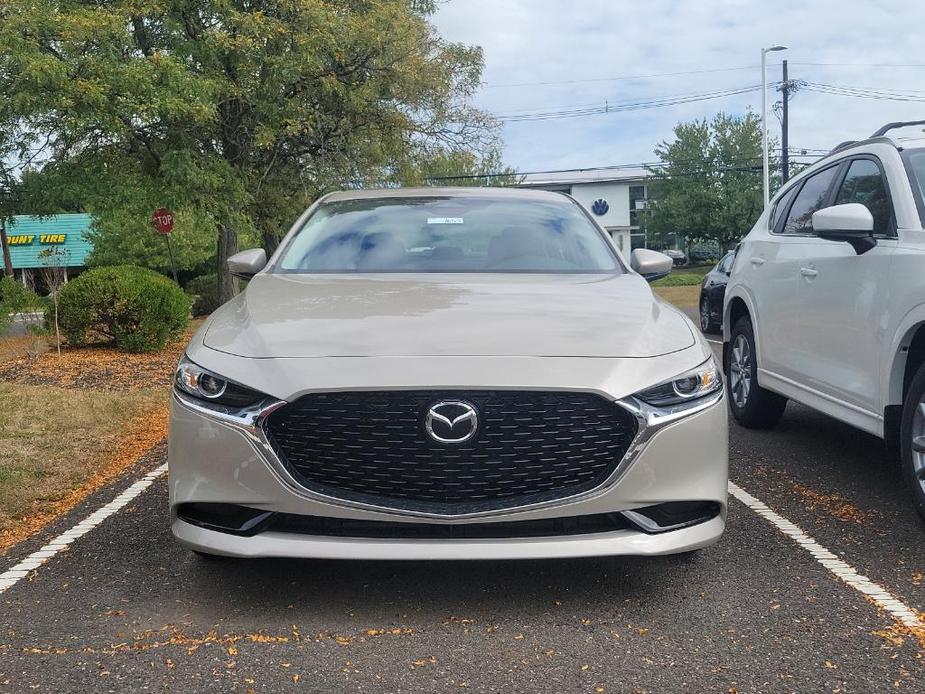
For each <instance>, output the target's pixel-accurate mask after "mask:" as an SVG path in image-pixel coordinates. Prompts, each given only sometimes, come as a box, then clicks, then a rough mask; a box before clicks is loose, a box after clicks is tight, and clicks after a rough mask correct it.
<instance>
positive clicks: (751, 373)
mask: <svg viewBox="0 0 925 694" xmlns="http://www.w3.org/2000/svg"><path fill="white" fill-rule="evenodd" d="M756 355H757V351H756V350H755V333H754V331H753V330H752V323H751V321H750V320H749V319H748V318H747V317H745V316H743V317H742V318H740V319H739V320H738V321H737V322H736V324H735V325H734V326H733V328H732V333H731V335H730V336H729V353H728V355H727V359H726V387H727V388H728V393H729V408H730V409H731V410H732V416H733V417H735V420H736V421H737V422H738V423H739V424H741V425H742V426H744V427H748V428H749V429H771V428H773V427H774V426H776V425H777V423H778V422H779V421H780V418H781V417H782V416H783V414H784V408H785V407H786V406H787V398H785V397H783V396H781V395H778V394H777V393H772V392H771V391H769V390H765V389H764V388H762V387H761V386H759V385H758V378H757V374H758V360H757V358H756Z"/></svg>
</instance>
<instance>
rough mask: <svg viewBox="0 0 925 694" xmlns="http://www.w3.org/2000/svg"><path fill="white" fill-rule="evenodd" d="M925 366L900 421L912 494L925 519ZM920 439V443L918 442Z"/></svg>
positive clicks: (905, 470) (908, 395)
mask: <svg viewBox="0 0 925 694" xmlns="http://www.w3.org/2000/svg"><path fill="white" fill-rule="evenodd" d="M923 403H925V365H923V366H920V367H919V370H918V372H916V374H915V378H913V379H912V383H911V384H910V385H909V392H908V393H906V401H905V402H904V403H903V415H902V423H901V424H900V434H899V441H900V454H901V456H902V467H903V477H905V478H906V484H907V485H908V487H909V491H910V492H911V494H912V502H913V504H915V509H916V511H918V512H919V514H920V515H921V516H922V518H923V519H925V440H923V439H925V408H923ZM916 439H918V443H916Z"/></svg>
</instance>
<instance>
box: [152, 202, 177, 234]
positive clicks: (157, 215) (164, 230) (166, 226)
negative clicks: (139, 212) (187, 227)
mask: <svg viewBox="0 0 925 694" xmlns="http://www.w3.org/2000/svg"><path fill="white" fill-rule="evenodd" d="M151 224H153V225H154V229H155V230H156V231H157V233H158V234H169V233H170V232H171V231H173V212H171V211H169V210H167V209H166V208H163V207H158V208H157V209H156V210H154V214H153V215H151Z"/></svg>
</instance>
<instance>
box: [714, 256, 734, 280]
mask: <svg viewBox="0 0 925 694" xmlns="http://www.w3.org/2000/svg"><path fill="white" fill-rule="evenodd" d="M733 258H735V254H734V253H727V254H726V257H725V258H723V259H722V260H721V261H719V267H718V268H716V269H717V270H719V271H720V272H722V273H723V274H724V275H728V274H729V271H730V270H731V269H732V260H733Z"/></svg>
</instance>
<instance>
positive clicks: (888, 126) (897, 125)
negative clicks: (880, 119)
mask: <svg viewBox="0 0 925 694" xmlns="http://www.w3.org/2000/svg"><path fill="white" fill-rule="evenodd" d="M908 125H925V120H907V121H896V122H894V123H887V124H886V125H884V126H883V127H882V128H880V129H879V130H878V131H877V132H875V133H874V134H873V135H871V137H880V136H881V135H885V134H886V133H888V132H889V131H890V130H896V128H904V127H906V126H908ZM840 146H841V145H839V147H840ZM835 149H838V147H836V148H835Z"/></svg>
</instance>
